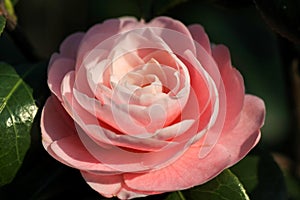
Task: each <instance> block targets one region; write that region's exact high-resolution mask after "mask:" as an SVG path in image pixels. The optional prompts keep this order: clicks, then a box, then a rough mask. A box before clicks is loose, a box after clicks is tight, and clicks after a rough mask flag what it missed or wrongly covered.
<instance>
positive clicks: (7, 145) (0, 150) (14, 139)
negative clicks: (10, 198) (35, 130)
mask: <svg viewBox="0 0 300 200" xmlns="http://www.w3.org/2000/svg"><path fill="white" fill-rule="evenodd" d="M0 83H1V84H0V186H2V185H5V184H7V183H9V182H11V181H12V179H13V178H14V176H15V175H16V173H17V171H18V169H19V168H20V166H21V164H22V162H23V159H24V156H25V153H26V151H27V150H28V148H29V146H30V129H31V125H32V123H33V120H34V117H35V114H36V112H37V107H36V105H35V103H34V99H33V97H32V91H31V89H30V88H29V87H28V86H27V85H26V84H25V82H24V81H23V80H22V79H21V78H20V76H19V75H18V74H17V73H16V71H15V70H14V69H13V68H12V67H11V66H9V65H7V64H5V63H0Z"/></svg>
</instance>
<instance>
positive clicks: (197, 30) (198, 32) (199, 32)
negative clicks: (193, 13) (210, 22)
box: [188, 24, 211, 54]
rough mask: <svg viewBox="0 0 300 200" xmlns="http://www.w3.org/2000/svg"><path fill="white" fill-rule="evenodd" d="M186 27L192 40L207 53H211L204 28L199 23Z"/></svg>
mask: <svg viewBox="0 0 300 200" xmlns="http://www.w3.org/2000/svg"><path fill="white" fill-rule="evenodd" d="M188 29H189V31H190V32H191V34H192V36H193V38H194V40H195V41H196V42H198V43H199V44H200V45H201V46H202V47H203V48H204V49H205V50H206V51H207V53H209V54H211V48H210V41H209V38H208V36H207V34H206V33H205V30H204V28H203V27H202V26H201V25H199V24H193V25H190V26H188Z"/></svg>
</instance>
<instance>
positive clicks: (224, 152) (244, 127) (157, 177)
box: [124, 95, 265, 192]
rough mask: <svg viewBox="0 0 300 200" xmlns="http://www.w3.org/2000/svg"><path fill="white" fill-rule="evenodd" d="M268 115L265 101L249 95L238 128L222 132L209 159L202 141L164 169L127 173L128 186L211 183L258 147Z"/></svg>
mask: <svg viewBox="0 0 300 200" xmlns="http://www.w3.org/2000/svg"><path fill="white" fill-rule="evenodd" d="M264 116H265V108H264V104H263V101H262V100H260V99H259V98H257V97H254V96H249V95H247V96H246V98H245V103H244V107H243V111H242V113H241V119H240V121H239V123H238V125H237V126H236V127H235V128H234V129H233V130H232V131H230V132H228V133H222V137H221V138H220V141H219V142H218V143H217V144H216V145H215V146H214V148H213V149H212V150H211V151H210V153H209V154H208V155H207V156H206V157H204V158H201V159H200V158H199V151H200V149H201V148H205V147H204V146H202V144H201V141H199V142H198V143H196V144H194V145H193V146H192V147H191V148H190V149H189V150H188V151H186V152H185V153H184V154H183V155H182V157H180V158H179V159H178V160H177V161H175V162H174V163H172V164H171V165H169V166H167V167H165V168H163V169H160V170H157V171H153V172H148V173H141V174H132V173H129V174H125V175H124V180H125V183H126V184H127V185H128V187H130V188H133V189H136V190H145V191H163V192H167V191H174V190H182V189H186V188H190V187H192V186H195V185H199V184H202V183H204V182H207V181H209V180H210V179H212V178H214V177H215V176H217V175H218V174H219V173H221V171H222V170H223V169H225V168H227V167H230V166H232V165H233V164H235V163H236V162H238V161H239V160H241V159H242V158H243V157H244V156H245V155H246V154H247V153H248V152H249V151H250V150H251V149H252V148H253V146H255V145H256V143H257V142H258V139H259V137H260V131H259V129H260V128H261V126H262V124H263V121H264ZM233 138H234V139H233Z"/></svg>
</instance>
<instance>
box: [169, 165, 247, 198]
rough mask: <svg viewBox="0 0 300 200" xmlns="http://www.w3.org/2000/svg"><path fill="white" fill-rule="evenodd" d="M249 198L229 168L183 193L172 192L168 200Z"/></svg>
mask: <svg viewBox="0 0 300 200" xmlns="http://www.w3.org/2000/svg"><path fill="white" fill-rule="evenodd" d="M187 199H189V200H199V199H205V200H223V199H230V200H249V197H248V195H247V193H246V190H245V189H244V187H243V185H242V183H241V182H240V181H239V179H238V178H237V177H236V176H235V175H234V174H233V173H232V172H231V171H230V170H229V169H226V170H224V171H223V172H222V173H221V174H220V175H219V176H217V177H216V178H214V179H213V180H211V181H209V182H207V183H206V184H204V185H200V186H197V187H194V188H191V189H189V190H184V191H181V193H177V192H175V193H171V194H170V195H169V196H168V197H167V199H166V200H187Z"/></svg>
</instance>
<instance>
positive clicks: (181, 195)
mask: <svg viewBox="0 0 300 200" xmlns="http://www.w3.org/2000/svg"><path fill="white" fill-rule="evenodd" d="M177 193H178V196H179V197H180V199H181V200H186V199H185V197H184V196H183V194H182V192H181V191H179V190H178V191H177Z"/></svg>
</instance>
